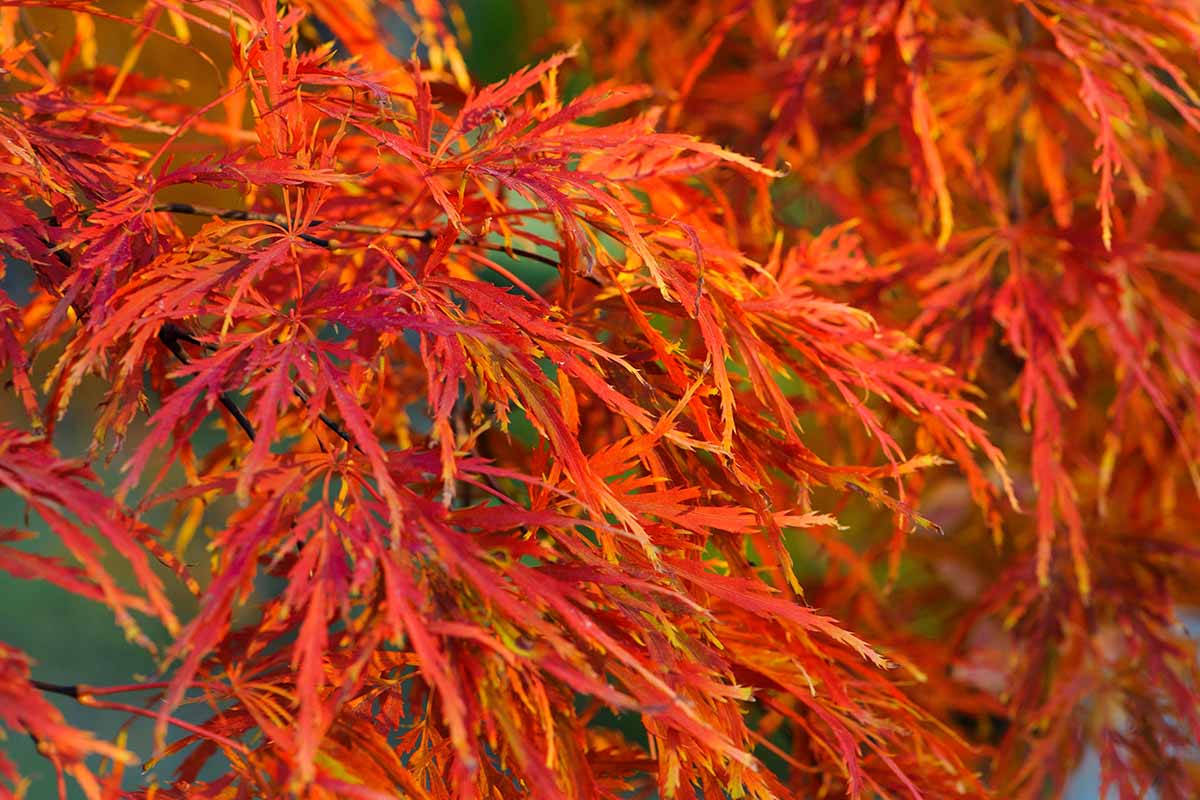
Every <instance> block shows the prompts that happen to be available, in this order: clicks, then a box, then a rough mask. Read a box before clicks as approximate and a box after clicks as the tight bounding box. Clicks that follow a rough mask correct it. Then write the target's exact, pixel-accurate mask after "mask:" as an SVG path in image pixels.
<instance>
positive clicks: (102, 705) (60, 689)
mask: <svg viewBox="0 0 1200 800" xmlns="http://www.w3.org/2000/svg"><path fill="white" fill-rule="evenodd" d="M29 683H30V685H32V686H33V687H34V688H35V689H38V690H39V691H43V692H49V693H51V694H57V695H62V696H63V697H69V698H71V699H72V700H74V701H76V702H77V703H79V704H80V705H83V706H87V707H88V708H99V709H106V710H109V711H124V712H126V713H128V714H133V715H135V716H139V717H147V718H149V719H159V718H160V715H159V714H158V712H155V711H151V710H150V709H148V708H141V707H140V706H135V705H130V704H129V703H118V702H115V701H112V700H97V699H96V698H95V697H94V695H95V694H97V693H100V694H103V693H104V692H103V691H101V692H95V691H93V690H92V689H91V687H89V686H84V685H82V684H63V683H47V682H46V681H39V680H33V679H31V680H30V681H29ZM117 688H119V689H126V688H130V689H131V690H133V689H132V688H131V687H117ZM147 688H149V687H147ZM166 719H167V721H168V722H170V723H171V724H172V725H174V726H175V727H177V728H182V729H183V730H185V731H187V732H188V733H191V734H193V735H195V736H199V737H200V738H202V739H208V740H209V741H211V742H214V743H216V744H220V745H223V746H225V747H228V748H230V749H233V750H237V751H238V752H240V753H243V754H245V753H247V752H249V751H247V749H246V746H245V745H244V744H242V743H241V742H237V741H234V740H233V739H230V738H228V737H226V736H222V735H221V734H219V733H213V732H212V731H207V730H205V729H204V728H202V727H200V726H199V725H193V724H192V723H190V722H185V721H184V720H181V719H179V718H178V717H174V716H171V715H167V716H166Z"/></svg>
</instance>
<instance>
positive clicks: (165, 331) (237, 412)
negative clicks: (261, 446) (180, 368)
mask: <svg viewBox="0 0 1200 800" xmlns="http://www.w3.org/2000/svg"><path fill="white" fill-rule="evenodd" d="M158 340H159V341H160V342H162V343H163V344H164V345H166V348H167V349H168V350H170V351H171V352H172V353H174V354H175V358H177V359H179V360H180V361H181V362H182V363H183V364H184V365H185V366H186V365H188V364H190V363H191V360H190V359H189V358H188V356H187V353H185V352H183V346H182V345H181V344H180V342H181V341H183V342H191V343H193V344H199V343H200V342H199V340H197V339H196V337H194V336H192V335H191V334H190V333H188V332H187V331H185V330H184V329H183V328H181V327H179V326H178V325H176V324H174V323H172V322H168V323H167V324H166V325H163V326H162V329H161V330H159V332H158ZM217 401H218V402H220V404H221V405H222V406H224V407H225V410H226V411H228V412H229V415H230V416H232V417H233V419H234V421H235V422H237V424H238V426H239V427H240V428H241V429H242V430H243V431H245V432H246V436H248V437H249V438H250V441H254V437H255V431H254V423H252V422H251V421H250V420H249V419H247V417H246V415H245V414H243V413H242V409H240V408H238V404H237V403H235V402H234V401H233V398H232V397H230V396H229V393H228V392H218V393H217Z"/></svg>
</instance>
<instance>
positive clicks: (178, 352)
mask: <svg viewBox="0 0 1200 800" xmlns="http://www.w3.org/2000/svg"><path fill="white" fill-rule="evenodd" d="M158 338H159V339H160V340H162V342H163V344H165V345H166V346H167V347H168V348H169V349H170V350H171V352H172V353H174V354H175V357H176V358H178V359H179V360H180V361H182V362H183V363H184V364H187V363H188V360H187V354H186V353H184V352H183V348H182V347H181V346H180V344H179V343H180V342H187V343H188V344H193V345H195V346H197V347H201V348H203V349H205V350H207V351H208V352H210V353H213V352H216V350H217V348H216V346H215V345H211V344H205V343H204V342H201V341H200V340H199V339H197V338H196V337H195V336H192V335H191V334H190V333H188V332H187V331H186V330H184V329H183V328H181V327H180V326H179V325H176V324H175V323H174V322H168V323H167V324H165V325H163V327H162V330H160V331H159V333H158ZM292 394H294V395H295V396H296V397H297V399H299V400H300V402H302V403H307V402H308V393H307V392H305V391H304V390H303V389H301V388H300V387H299V386H297V385H295V384H294V383H293V384H292ZM218 397H219V399H220V400H221V405H223V406H225V408H227V409H229V413H230V414H232V415H233V417H234V419H235V420H237V422H238V424H239V425H241V426H242V430H244V431H246V434H247V435H248V436H249V437H250V439H251V441H253V439H254V435H255V434H254V427H253V423H251V422H250V420H248V419H246V417H245V415H244V414H242V412H241V409H239V408H238V407H237V406H236V405H233V406H232V408H231V407H230V404H232V403H233V400H232V399H230V398H229V397H228V396H226V394H225V393H224V392H222V393H221V394H220V395H219V396H218ZM226 401H228V404H227V402H226ZM317 418H318V419H320V420H321V422H323V423H324V424H325V427H327V428H329V430H331V431H333V433H335V434H336V435H337V436H338V438H340V439H341V440H342V441H344V442H346V444H349V445H352V446H353V447H354V449H355V450H358V451H359V452H362V448H361V447H359V446H358V443H357V442H355V441H354V437H352V436H351V435H350V434H349V433H347V432H346V429H345V428H343V427H342V426H341V425H340V424H338V422H337V421H336V420H333V419H330V417H329V415H328V414H326V413H325V412H324V411H320V412H317Z"/></svg>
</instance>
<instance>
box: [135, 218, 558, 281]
mask: <svg viewBox="0 0 1200 800" xmlns="http://www.w3.org/2000/svg"><path fill="white" fill-rule="evenodd" d="M154 210H155V211H162V212H166V213H168V214H190V215H193V216H200V217H217V218H218V219H229V220H242V221H250V222H270V223H274V224H276V225H282V226H284V227H287V226H288V224H289V222H288V219H287V218H286V217H284V216H282V215H280V214H271V213H268V212H263V211H244V210H242V209H238V208H215V207H212V206H197V205H192V204H191V203H159V204H157V205H155V206H154ZM312 224H313V225H314V226H319V227H327V228H330V229H332V230H335V231H341V232H343V233H363V234H368V235H371V236H395V237H396V238H398V239H410V240H412V241H417V242H432V241H434V240H435V239H436V238H437V236H436V235H435V234H434V233H433V232H432V231H428V230H412V229H409V228H388V227H385V226H383V225H363V224H361V223H358V222H339V221H336V220H323V219H314V220H313V221H312ZM299 236H300V238H301V239H303V240H304V241H306V242H309V243H311V244H315V245H317V246H318V247H324V248H325V249H327V250H334V249H337V248H339V247H342V246H343V245H342V243H341V242H339V241H337V240H336V239H327V238H325V237H322V236H316V235H313V234H311V233H301V234H300V235H299ZM455 244H458V245H461V246H464V247H478V248H480V249H481V250H492V251H494V252H498V253H506V254H508V255H512V256H519V257H520V258H525V259H529V260H530V261H537V262H538V263H541V264H545V265H547V266H550V267H554V268H555V269H558V268H560V267H561V266H562V265H561V264H560V263H559V261H558V259H555V258H551V257H550V256H544V255H542V254H541V253H536V252H534V251H533V250H526V249H523V248H520V247H509V246H507V245H504V244H500V243H498V242H485V241H483V240H482V239H481V238H480V237H478V236H460V237H458V239H457V240H456V241H455Z"/></svg>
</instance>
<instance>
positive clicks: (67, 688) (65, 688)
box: [29, 680, 79, 700]
mask: <svg viewBox="0 0 1200 800" xmlns="http://www.w3.org/2000/svg"><path fill="white" fill-rule="evenodd" d="M29 683H30V684H32V686H33V688H35V689H37V690H39V691H42V692H50V693H52V694H61V695H63V696H64V697H70V698H71V699H72V700H78V699H79V687H78V686H75V685H73V684H65V683H46V681H36V680H31V681H30V682H29Z"/></svg>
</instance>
